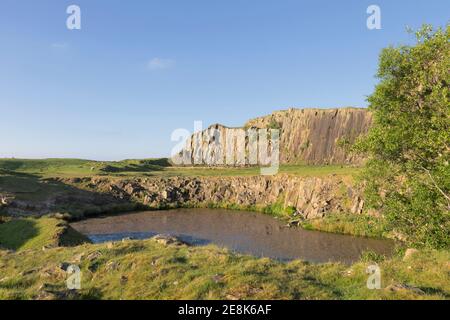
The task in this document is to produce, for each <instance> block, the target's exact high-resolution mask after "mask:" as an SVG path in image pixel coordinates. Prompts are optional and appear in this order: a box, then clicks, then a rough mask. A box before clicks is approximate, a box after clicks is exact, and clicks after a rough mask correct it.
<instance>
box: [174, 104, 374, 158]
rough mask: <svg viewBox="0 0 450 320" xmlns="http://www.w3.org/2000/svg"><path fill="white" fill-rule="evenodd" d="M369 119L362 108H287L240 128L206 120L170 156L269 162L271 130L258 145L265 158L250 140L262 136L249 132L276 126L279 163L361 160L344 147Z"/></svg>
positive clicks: (367, 112) (347, 145)
mask: <svg viewBox="0 0 450 320" xmlns="http://www.w3.org/2000/svg"><path fill="white" fill-rule="evenodd" d="M371 123H372V114H371V113H370V112H369V111H367V109H363V108H342V109H294V108H291V109H289V110H283V111H276V112H274V113H272V114H271V115H268V116H264V117H260V118H256V119H253V120H250V121H248V122H247V123H246V124H245V126H244V127H243V128H228V127H225V126H223V125H220V124H215V125H212V126H210V127H209V128H207V129H205V130H203V131H201V132H196V133H194V134H193V135H192V136H191V138H190V139H188V141H187V142H186V147H185V148H184V149H183V150H182V151H181V152H180V153H179V154H178V155H176V156H175V157H173V159H172V160H173V161H174V163H176V164H184V165H196V164H198V165H200V164H203V165H205V164H206V165H217V166H222V165H234V166H235V165H249V164H250V165H254V164H258V165H261V164H262V165H266V164H268V163H270V157H271V156H272V151H273V149H272V146H271V145H270V144H271V141H270V138H271V135H270V134H271V132H267V137H266V138H267V140H268V145H267V147H266V146H265V145H264V148H265V149H267V150H265V152H266V153H267V157H268V158H261V157H259V155H260V154H259V152H260V151H261V145H259V146H258V147H259V149H255V143H254V141H255V140H256V141H258V142H260V140H261V139H262V138H261V136H262V137H264V135H261V132H259V133H258V135H257V136H256V137H255V136H252V133H254V132H255V129H279V130H280V132H279V137H280V139H279V161H280V163H281V164H288V163H310V164H344V163H346V164H352V163H359V162H361V160H362V159H361V158H360V157H358V156H355V155H354V154H351V153H350V152H349V147H350V146H351V145H352V144H353V143H354V142H355V140H356V139H357V138H358V137H359V136H360V135H363V134H366V133H367V131H368V129H369V127H370V125H371ZM244 129H245V130H244ZM228 150H233V152H232V154H231V157H230V156H229V155H228V156H227V151H228ZM256 150H258V151H256ZM252 151H253V152H252ZM228 154H229V153H228ZM252 154H253V156H254V157H257V158H258V159H257V160H256V163H255V161H252V158H251V157H252ZM233 158H234V159H233ZM205 159H208V161H205Z"/></svg>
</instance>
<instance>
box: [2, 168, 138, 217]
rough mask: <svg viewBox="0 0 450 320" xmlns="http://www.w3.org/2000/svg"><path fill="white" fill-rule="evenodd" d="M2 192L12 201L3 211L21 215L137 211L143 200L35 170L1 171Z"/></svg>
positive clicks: (84, 215)
mask: <svg viewBox="0 0 450 320" xmlns="http://www.w3.org/2000/svg"><path fill="white" fill-rule="evenodd" d="M0 194H3V195H6V196H7V197H8V196H9V197H11V198H12V201H11V203H10V204H8V205H7V206H4V207H3V210H2V212H6V213H8V212H10V213H13V214H14V215H19V216H40V215H44V214H48V213H61V214H64V215H65V216H66V218H68V219H71V220H72V219H73V220H76V219H81V218H84V217H87V216H93V215H98V214H104V213H116V212H126V211H133V210H136V209H138V208H139V204H138V203H135V202H133V201H132V200H130V199H119V198H116V197H114V196H113V195H111V194H106V193H101V192H96V191H91V190H86V189H81V188H78V187H77V186H73V185H72V184H67V183H64V182H62V181H59V180H57V179H42V178H41V177H39V176H37V175H33V174H27V173H18V172H14V171H9V170H2V171H0Z"/></svg>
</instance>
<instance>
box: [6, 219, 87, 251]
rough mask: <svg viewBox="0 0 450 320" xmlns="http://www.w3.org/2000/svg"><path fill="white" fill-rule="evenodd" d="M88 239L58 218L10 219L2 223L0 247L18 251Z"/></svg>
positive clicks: (75, 242) (71, 243)
mask: <svg viewBox="0 0 450 320" xmlns="http://www.w3.org/2000/svg"><path fill="white" fill-rule="evenodd" d="M84 242H88V239H87V238H85V237H84V236H82V235H80V234H78V233H77V232H75V230H73V229H72V228H70V227H69V226H68V224H67V222H65V221H62V220H57V219H49V218H41V219H33V218H28V219H9V221H5V223H2V224H0V248H4V249H11V250H16V251H23V250H42V248H43V247H57V246H59V245H77V244H81V243H84Z"/></svg>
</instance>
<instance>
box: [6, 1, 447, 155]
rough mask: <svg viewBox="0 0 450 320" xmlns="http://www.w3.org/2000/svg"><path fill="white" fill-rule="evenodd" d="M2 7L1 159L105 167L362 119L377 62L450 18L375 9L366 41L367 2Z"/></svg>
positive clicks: (417, 9) (405, 7)
mask: <svg viewBox="0 0 450 320" xmlns="http://www.w3.org/2000/svg"><path fill="white" fill-rule="evenodd" d="M4 2H5V3H4V4H3V6H2V10H1V11H0V37H1V38H2V50H1V51H0V68H1V70H2V72H1V73H0V117H1V125H0V135H1V136H2V137H7V138H6V139H2V140H1V141H0V157H3V158H4V157H16V158H25V159H43V158H52V157H53V158H54V157H55V156H56V157H61V158H78V159H96V160H98V161H106V160H107V159H108V160H113V161H114V160H118V159H127V158H131V159H142V158H161V157H168V155H170V152H171V149H172V148H173V146H174V145H175V144H176V142H173V141H171V133H172V132H173V131H174V130H176V129H179V128H184V129H186V130H189V131H190V132H192V131H193V130H194V128H193V124H194V121H197V120H199V121H202V122H203V124H204V126H207V125H210V124H214V123H221V124H224V125H227V126H231V127H233V126H234V127H236V126H240V125H242V124H243V123H245V121H247V120H248V119H251V118H256V117H260V116H263V115H267V114H270V113H272V112H274V111H276V110H280V109H284V108H289V106H292V105H303V106H321V107H315V108H320V109H328V108H336V107H337V106H358V107H359V108H366V107H367V101H366V98H367V96H369V95H370V94H371V93H372V92H373V89H374V87H375V85H376V84H377V79H376V78H375V75H376V72H377V67H378V56H379V53H380V51H381V50H382V49H383V48H386V47H388V46H390V45H395V46H396V45H399V44H405V45H408V44H412V43H414V41H415V38H414V36H413V35H412V34H409V33H408V32H406V29H407V27H410V28H412V29H415V30H417V29H418V28H420V26H422V25H423V24H425V23H429V24H431V25H433V26H434V27H444V26H445V25H446V24H447V23H448V12H449V9H450V3H449V2H448V0H435V1H433V2H432V4H430V3H429V2H425V1H422V2H415V3H411V2H410V1H407V0H398V1H387V0H379V1H377V2H376V3H375V4H376V5H377V6H379V8H380V12H381V16H380V17H381V18H380V19H381V20H380V21H381V24H380V28H379V29H370V28H369V27H368V24H367V21H368V18H369V16H370V15H369V14H368V12H367V11H368V8H369V7H370V6H371V5H373V4H374V3H373V2H372V1H369V0H362V1H346V2H342V3H338V2H333V1H326V0H318V1H315V2H304V1H298V0H283V1H264V2H261V1H256V0H249V1H245V2H242V1H237V0H230V1H226V2H214V3H213V2H211V1H207V0H199V1H196V2H193V3H192V2H186V1H174V2H162V1H153V0H152V1H135V2H133V3H132V4H127V3H124V2H122V1H117V0H98V1H88V0H77V1H75V2H72V1H70V2H69V1H65V0H64V1H60V0H40V1H39V2H38V3H37V2H33V3H32V4H30V2H29V1H24V0H4ZM70 5H76V6H78V7H79V8H80V13H81V14H80V24H79V25H77V24H74V25H73V28H69V27H70V25H69V24H70V23H69V22H70V21H69V18H70V15H69V14H68V13H67V11H68V9H69V6H70ZM30 8H32V10H30Z"/></svg>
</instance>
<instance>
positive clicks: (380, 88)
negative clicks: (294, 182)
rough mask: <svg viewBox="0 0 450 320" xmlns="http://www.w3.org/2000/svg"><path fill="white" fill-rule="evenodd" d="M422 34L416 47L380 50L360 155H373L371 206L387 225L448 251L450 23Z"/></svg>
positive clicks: (368, 190) (369, 178) (369, 165)
mask: <svg viewBox="0 0 450 320" xmlns="http://www.w3.org/2000/svg"><path fill="white" fill-rule="evenodd" d="M416 36H417V44H416V45H414V46H400V47H389V48H386V49H384V50H383V51H382V52H381V55H380V63H379V69H378V77H379V79H380V83H379V84H378V85H377V86H376V88H375V92H374V93H373V94H372V95H371V96H370V97H369V99H368V101H369V104H370V105H369V108H370V110H371V111H372V112H373V116H374V120H373V126H372V127H371V129H370V131H369V133H368V135H367V136H366V137H365V138H363V139H362V140H361V141H359V142H358V143H357V145H356V149H357V150H359V151H362V152H366V153H367V154H368V155H369V161H368V163H367V165H366V169H365V172H364V178H365V180H366V181H367V186H366V197H367V201H368V203H369V205H370V206H372V207H375V208H377V209H379V210H381V211H382V212H383V214H384V215H385V216H386V219H387V221H388V227H389V228H390V229H391V230H392V231H394V232H395V233H398V234H399V235H401V236H402V237H403V238H405V240H406V241H407V242H409V243H410V244H411V245H414V246H417V247H434V248H448V247H449V246H450V237H449V230H450V219H449V217H450V216H449V209H450V196H449V189H450V170H449V160H450V159H449V151H450V103H449V98H450V94H449V85H450V76H449V75H450V74H449V70H450V44H449V39H450V25H448V26H447V27H446V29H445V30H442V29H438V30H437V31H433V29H432V28H431V27H430V26H424V27H423V28H422V29H421V30H419V31H418V32H417V33H416Z"/></svg>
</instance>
